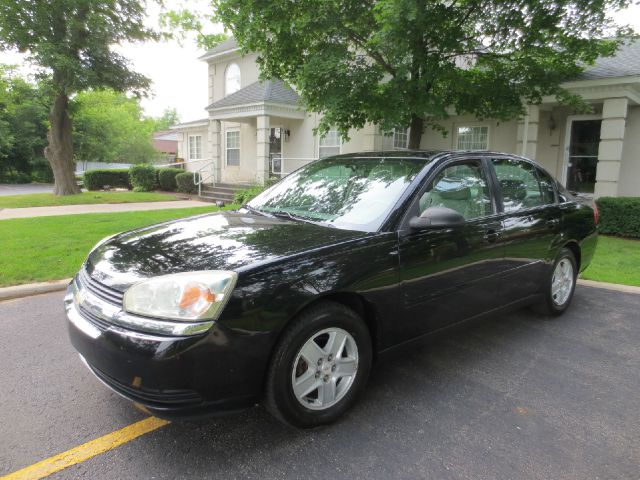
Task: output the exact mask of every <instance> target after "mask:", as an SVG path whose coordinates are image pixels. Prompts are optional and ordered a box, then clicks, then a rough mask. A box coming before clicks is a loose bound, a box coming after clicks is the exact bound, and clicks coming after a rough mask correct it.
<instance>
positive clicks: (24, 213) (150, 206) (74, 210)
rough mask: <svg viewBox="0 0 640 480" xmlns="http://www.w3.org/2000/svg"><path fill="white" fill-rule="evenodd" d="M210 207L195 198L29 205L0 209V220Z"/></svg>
mask: <svg viewBox="0 0 640 480" xmlns="http://www.w3.org/2000/svg"><path fill="white" fill-rule="evenodd" d="M207 206H209V207H211V206H213V204H212V203H209V202H200V201H197V200H176V201H173V202H143V203H101V204H97V205H60V206H57V207H30V208H5V209H0V220H8V219H10V218H33V217H51V216H55V215H80V214H83V213H110V212H134V211H143V210H166V209H169V208H190V207H207Z"/></svg>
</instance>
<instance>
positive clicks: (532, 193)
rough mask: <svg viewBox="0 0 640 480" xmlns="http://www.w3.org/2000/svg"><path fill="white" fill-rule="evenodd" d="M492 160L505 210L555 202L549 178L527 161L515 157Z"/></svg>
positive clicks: (511, 210) (513, 210)
mask: <svg viewBox="0 0 640 480" xmlns="http://www.w3.org/2000/svg"><path fill="white" fill-rule="evenodd" d="M492 162H493V166H494V168H495V172H496V176H497V177H498V183H499V184H500V190H501V192H502V204H503V205H504V211H505V212H507V213H509V212H515V211H517V210H522V209H526V208H531V207H537V206H541V205H548V204H550V203H554V202H555V195H554V190H553V183H552V180H551V178H550V177H548V175H546V174H544V172H542V171H541V170H539V169H537V168H536V167H534V166H533V165H532V164H530V163H529V162H524V161H522V160H517V159H515V158H494V159H492Z"/></svg>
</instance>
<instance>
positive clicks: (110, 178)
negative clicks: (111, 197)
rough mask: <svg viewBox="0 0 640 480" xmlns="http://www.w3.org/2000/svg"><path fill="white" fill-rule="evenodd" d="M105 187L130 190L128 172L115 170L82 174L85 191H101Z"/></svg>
mask: <svg viewBox="0 0 640 480" xmlns="http://www.w3.org/2000/svg"><path fill="white" fill-rule="evenodd" d="M105 185H109V186H110V187H111V188H131V184H130V183H129V170H128V169H126V168H115V169H97V170H89V171H86V172H84V178H83V186H84V188H86V189H87V190H101V189H102V188H103V187H104V186H105Z"/></svg>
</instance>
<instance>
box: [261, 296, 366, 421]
mask: <svg viewBox="0 0 640 480" xmlns="http://www.w3.org/2000/svg"><path fill="white" fill-rule="evenodd" d="M371 361H372V347H371V338H370V335H369V331H368V329H367V327H366V325H365V324H364V322H363V321H362V319H361V318H360V317H359V316H358V315H357V314H356V313H355V312H354V311H352V310H351V309H349V308H347V307H345V306H344V305H342V304H339V303H335V302H328V301H326V302H322V303H319V304H317V305H315V306H312V307H311V308H309V309H308V310H306V311H305V312H303V313H302V314H301V315H300V316H299V317H298V318H297V319H295V320H294V321H293V323H292V324H291V325H290V326H289V327H288V328H287V330H286V331H285V332H284V333H283V335H282V338H281V339H280V341H279V342H278V345H277V346H276V349H275V352H274V355H273V358H272V361H271V365H270V367H269V372H268V375H267V383H266V400H265V406H266V407H267V410H269V412H270V413H271V414H273V415H274V416H275V417H276V418H278V419H279V420H281V421H284V422H285V423H288V424H291V425H294V426H296V427H301V428H310V427H315V426H318V425H322V424H326V423H331V422H333V421H335V420H337V419H338V418H339V417H340V416H341V415H343V414H344V413H345V412H346V411H347V410H348V409H349V408H350V407H351V406H352V405H353V404H354V403H355V401H356V399H357V396H358V395H359V394H360V392H361V391H362V390H363V389H364V386H365V384H366V382H367V378H368V376H369V372H370V370H371Z"/></svg>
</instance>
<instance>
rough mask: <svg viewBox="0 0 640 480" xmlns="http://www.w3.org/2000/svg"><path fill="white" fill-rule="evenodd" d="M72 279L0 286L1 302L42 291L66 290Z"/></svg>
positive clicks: (37, 293)
mask: <svg viewBox="0 0 640 480" xmlns="http://www.w3.org/2000/svg"><path fill="white" fill-rule="evenodd" d="M70 281H71V279H70V278H65V279H64V280H55V281H52V282H42V283H28V284H26V285H15V286H13V287H4V288H0V302H2V301H4V300H12V299H16V298H23V297H30V296H31V295H40V294H42V293H50V292H59V291H61V290H65V289H66V288H67V285H69V282H70Z"/></svg>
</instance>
